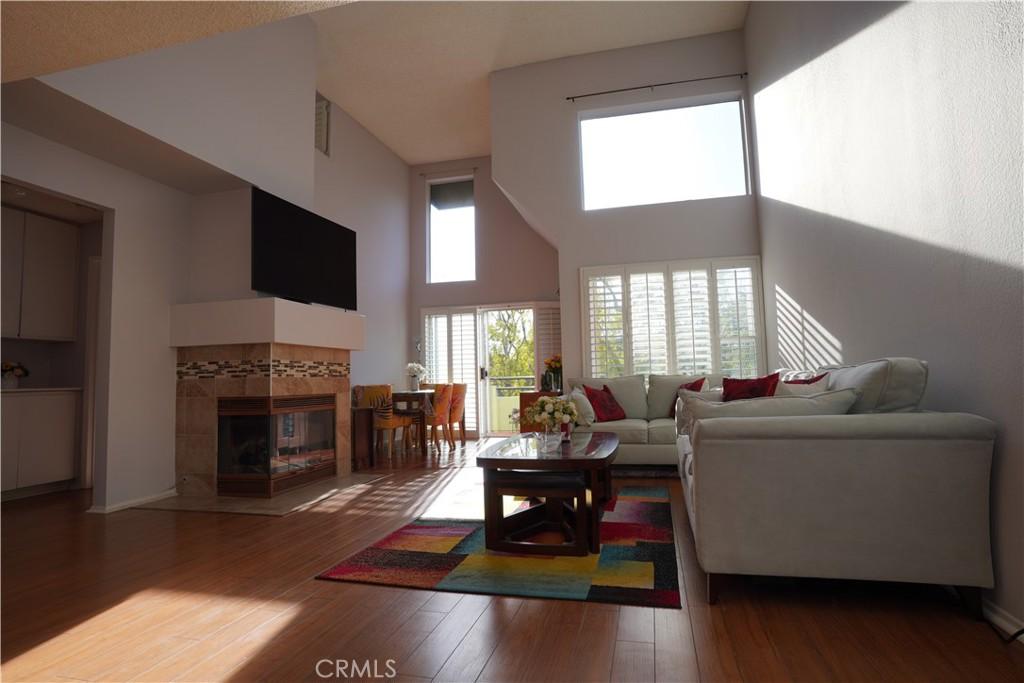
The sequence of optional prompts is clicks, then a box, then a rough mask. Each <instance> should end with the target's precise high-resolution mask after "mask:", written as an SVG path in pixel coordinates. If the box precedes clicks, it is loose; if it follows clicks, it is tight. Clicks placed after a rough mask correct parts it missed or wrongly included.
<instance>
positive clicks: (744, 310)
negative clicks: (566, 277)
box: [580, 258, 764, 377]
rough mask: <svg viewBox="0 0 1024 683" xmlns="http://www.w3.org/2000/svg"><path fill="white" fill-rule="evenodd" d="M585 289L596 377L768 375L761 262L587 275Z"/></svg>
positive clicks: (587, 346)
mask: <svg viewBox="0 0 1024 683" xmlns="http://www.w3.org/2000/svg"><path fill="white" fill-rule="evenodd" d="M580 286H581V290H582V294H583V302H582V311H583V316H584V320H583V337H584V339H583V346H584V349H583V351H584V371H585V372H586V373H587V374H588V375H590V376H593V377H615V376H620V375H628V374H634V373H636V374H640V373H644V374H647V373H653V374H700V373H721V374H724V375H727V376H731V377H752V376H756V375H758V374H761V373H763V372H764V367H763V364H764V351H763V348H764V335H763V330H762V322H761V321H762V319H763V314H762V309H761V306H762V304H761V292H760V268H759V264H758V260H757V258H742V259H721V260H713V261H679V262H673V263H654V264H640V265H632V266H629V265H626V266H601V267H595V268H583V269H581V275H580ZM624 302H625V303H624Z"/></svg>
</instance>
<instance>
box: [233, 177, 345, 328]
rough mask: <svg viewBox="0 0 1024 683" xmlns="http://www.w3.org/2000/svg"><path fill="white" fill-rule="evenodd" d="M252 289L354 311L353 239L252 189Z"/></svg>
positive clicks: (335, 226)
mask: <svg viewBox="0 0 1024 683" xmlns="http://www.w3.org/2000/svg"><path fill="white" fill-rule="evenodd" d="M252 288H253V289H254V290H256V291H257V292H263V293H266V294H272V295H274V296H277V297H281V298H282V299H291V300H293V301H300V302H302V303H318V304H325V305H327V306H336V307H338V308H345V309H348V310H350V311H354V310H356V233H355V232H354V231H352V230H349V229H348V228H346V227H344V226H342V225H338V224H337V223H335V222H333V221H329V220H327V219H326V218H324V217H323V216H318V215H316V214H315V213H313V212H312V211H307V210H306V209H303V208H302V207H300V206H296V205H295V204H292V203H291V202H287V201H285V200H283V199H281V198H280V197H275V196H274V195H272V194H270V193H269V192H264V191H263V190H261V189H259V188H256V187H254V188H252Z"/></svg>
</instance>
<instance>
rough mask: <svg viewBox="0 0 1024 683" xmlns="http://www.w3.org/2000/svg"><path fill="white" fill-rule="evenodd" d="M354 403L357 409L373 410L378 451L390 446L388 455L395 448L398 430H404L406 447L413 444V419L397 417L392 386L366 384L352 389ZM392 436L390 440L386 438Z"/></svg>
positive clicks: (405, 416) (403, 416) (406, 416)
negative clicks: (386, 445) (385, 443)
mask: <svg viewBox="0 0 1024 683" xmlns="http://www.w3.org/2000/svg"><path fill="white" fill-rule="evenodd" d="M352 402H353V403H354V404H355V407H356V408H373V433H374V438H375V440H376V443H377V450H378V451H380V450H382V449H383V447H384V442H385V441H386V442H387V444H388V449H387V454H388V457H391V453H392V451H393V450H394V448H395V441H396V439H397V436H398V430H399V429H401V430H402V441H403V444H404V445H405V446H407V447H408V445H409V444H410V443H411V431H410V429H411V427H412V424H413V418H412V417H410V416H408V415H396V414H395V403H394V401H393V400H392V397H391V385H390V384H365V385H360V386H356V387H353V388H352ZM388 435H390V440H389V439H387V438H386V437H387V436H388Z"/></svg>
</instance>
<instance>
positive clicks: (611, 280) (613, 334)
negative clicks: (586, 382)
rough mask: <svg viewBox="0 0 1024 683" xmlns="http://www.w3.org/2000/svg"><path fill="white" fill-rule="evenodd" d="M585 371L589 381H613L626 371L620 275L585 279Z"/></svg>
mask: <svg viewBox="0 0 1024 683" xmlns="http://www.w3.org/2000/svg"><path fill="white" fill-rule="evenodd" d="M584 293H585V296H586V307H585V309H584V311H585V313H586V316H587V319H586V321H585V324H584V329H585V330H587V348H586V350H585V353H586V355H587V361H588V364H587V369H588V374H589V375H590V376H591V377H617V376H619V375H622V374H623V373H624V372H625V371H626V341H625V326H624V320H623V313H624V311H623V302H622V294H623V275H621V274H619V275H608V274H594V275H591V276H588V277H586V279H585V286H584Z"/></svg>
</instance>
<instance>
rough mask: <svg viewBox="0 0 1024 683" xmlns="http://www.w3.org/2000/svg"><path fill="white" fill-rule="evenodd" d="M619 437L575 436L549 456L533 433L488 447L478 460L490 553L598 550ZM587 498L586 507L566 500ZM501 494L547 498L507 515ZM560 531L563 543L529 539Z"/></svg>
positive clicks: (603, 435) (584, 552) (579, 552)
mask: <svg viewBox="0 0 1024 683" xmlns="http://www.w3.org/2000/svg"><path fill="white" fill-rule="evenodd" d="M618 447H619V437H618V436H616V435H615V434H612V433H609V432H587V433H584V432H577V433H575V434H573V435H572V438H571V440H570V441H568V442H563V443H562V444H561V446H560V447H559V448H558V449H556V450H554V451H551V452H544V451H542V450H541V449H540V447H539V443H538V440H537V438H536V435H535V434H521V435H519V436H514V437H512V438H509V439H505V440H504V441H502V442H500V443H497V444H495V445H493V446H490V447H489V448H487V449H486V450H484V451H483V452H482V453H481V454H480V455H478V456H477V458H476V464H477V466H478V467H482V468H483V469H484V526H485V533H486V537H487V541H486V545H487V548H489V549H490V550H500V551H504V552H520V553H534V554H543V555H584V554H586V552H587V550H589V551H590V552H592V553H597V552H600V550H601V535H600V528H601V527H600V524H601V513H602V511H603V507H604V504H605V503H606V502H607V501H608V499H609V498H610V497H611V472H610V470H609V467H610V466H611V464H612V462H613V461H614V460H615V456H616V454H617V452H618ZM581 489H582V493H584V494H585V504H584V505H570V504H568V503H567V502H566V501H567V499H572V498H574V496H575V494H574V493H573V492H574V491H575V492H576V493H581ZM503 495H524V496H527V497H530V496H536V497H543V498H545V504H544V505H534V506H533V507H531V508H529V509H527V510H521V511H519V512H515V513H513V514H511V515H509V516H508V517H506V516H505V515H504V511H503V509H502V496H503ZM546 530H548V531H561V532H563V533H564V535H565V538H566V542H565V543H541V542H536V541H531V540H529V538H530V537H531V536H536V534H537V533H539V532H541V531H546Z"/></svg>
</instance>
